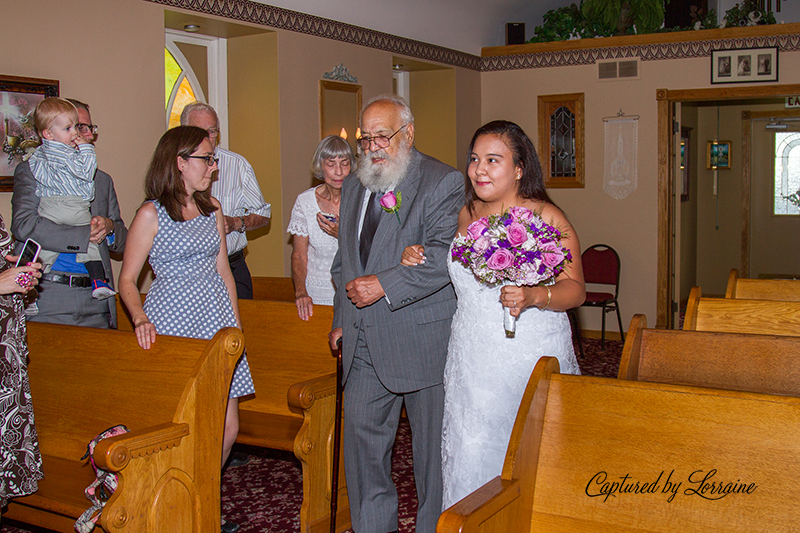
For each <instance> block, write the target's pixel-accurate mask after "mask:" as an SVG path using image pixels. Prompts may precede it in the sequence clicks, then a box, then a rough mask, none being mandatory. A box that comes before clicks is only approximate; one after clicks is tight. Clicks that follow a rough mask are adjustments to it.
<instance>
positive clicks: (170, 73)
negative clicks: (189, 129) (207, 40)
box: [164, 48, 197, 128]
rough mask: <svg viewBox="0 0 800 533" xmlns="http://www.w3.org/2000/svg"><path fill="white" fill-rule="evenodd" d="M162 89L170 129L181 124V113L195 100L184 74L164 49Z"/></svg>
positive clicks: (192, 90) (193, 92)
mask: <svg viewBox="0 0 800 533" xmlns="http://www.w3.org/2000/svg"><path fill="white" fill-rule="evenodd" d="M164 89H165V98H166V104H165V109H166V110H167V112H168V117H169V119H168V127H169V128H172V127H174V126H177V125H179V124H180V123H181V111H183V108H184V107H185V106H186V104H190V103H192V102H194V101H195V100H197V98H196V97H195V90H194V89H193V87H192V84H191V82H190V81H189V78H188V77H187V76H186V72H185V71H184V69H183V68H181V66H180V65H179V64H178V62H177V61H176V60H175V57H174V56H173V55H172V54H171V53H170V51H169V50H167V49H166V48H164Z"/></svg>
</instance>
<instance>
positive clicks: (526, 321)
mask: <svg viewBox="0 0 800 533" xmlns="http://www.w3.org/2000/svg"><path fill="white" fill-rule="evenodd" d="M448 270H449V272H450V279H451V280H452V282H453V286H454V287H455V290H456V294H457V296H458V309H457V310H456V313H455V315H454V316H453V329H452V333H451V334H450V346H449V348H448V352H447V365H446V366H445V371H444V389H445V400H444V424H443V429H442V432H443V436H442V459H443V461H442V470H443V476H444V499H443V509H447V508H448V507H450V506H452V505H453V504H455V503H456V502H457V501H459V500H461V499H462V498H464V497H465V496H466V495H467V494H469V493H470V492H473V491H475V490H476V489H478V488H479V487H481V486H482V485H484V484H485V483H487V482H488V481H490V480H491V479H492V478H494V477H496V476H499V475H500V472H501V470H502V468H503V461H504V459H505V454H506V448H507V447H508V440H509V437H510V436H511V429H512V427H513V425H514V420H515V418H516V416H517V409H518V408H519V403H520V401H521V400H522V394H523V392H524V391H525V386H526V385H527V384H528V379H529V378H530V375H531V372H533V367H534V366H535V365H536V362H537V361H538V360H539V358H540V357H542V356H545V355H550V356H554V357H557V358H558V362H559V365H560V367H561V373H562V374H580V370H579V368H578V363H577V360H576V359H575V352H574V351H573V348H572V336H571V333H570V326H569V320H568V319H567V314H566V313H565V312H554V311H549V310H546V311H540V310H539V309H536V308H529V309H526V310H524V311H523V312H522V314H521V315H520V317H519V318H518V320H517V328H516V337H515V338H513V339H507V338H506V337H505V332H504V330H503V307H502V306H501V304H500V285H486V284H484V283H481V282H479V281H478V280H477V278H475V276H474V275H473V274H472V271H471V270H469V269H467V268H466V267H464V266H463V265H461V264H460V263H458V262H455V261H450V262H449V263H448Z"/></svg>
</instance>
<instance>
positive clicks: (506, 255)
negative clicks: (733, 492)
mask: <svg viewBox="0 0 800 533" xmlns="http://www.w3.org/2000/svg"><path fill="white" fill-rule="evenodd" d="M513 264H514V254H512V253H511V252H509V251H508V250H506V249H505V248H500V249H498V250H497V251H495V253H493V254H492V256H491V257H490V258H489V259H488V260H487V261H486V266H487V267H489V268H491V269H492V270H504V269H506V268H508V267H510V266H511V265H513Z"/></svg>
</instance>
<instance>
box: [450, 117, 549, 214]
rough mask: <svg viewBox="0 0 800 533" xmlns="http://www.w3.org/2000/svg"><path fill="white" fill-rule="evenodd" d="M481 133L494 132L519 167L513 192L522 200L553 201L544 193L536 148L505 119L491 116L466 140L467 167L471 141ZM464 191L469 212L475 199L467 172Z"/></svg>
mask: <svg viewBox="0 0 800 533" xmlns="http://www.w3.org/2000/svg"><path fill="white" fill-rule="evenodd" d="M481 135H497V136H498V137H500V138H501V139H502V141H503V142H504V143H505V145H506V146H507V147H508V149H509V150H510V151H511V155H512V157H513V158H514V166H516V167H519V168H520V169H521V170H522V175H521V176H520V180H519V184H518V185H517V194H518V195H519V196H520V198H525V199H526V200H541V201H544V202H548V203H550V204H553V205H555V204H554V203H553V200H551V199H550V195H548V194H547V189H546V188H545V186H544V174H543V172H542V165H541V164H540V163H539V156H538V155H537V154H536V149H535V148H534V147H533V143H532V142H531V140H530V138H529V137H528V136H527V135H526V134H525V131H524V130H523V129H522V128H520V127H519V126H517V125H516V124H514V123H513V122H509V121H508V120H493V121H492V122H489V123H487V124H484V125H483V126H481V127H480V128H478V130H477V131H476V132H475V135H473V136H472V141H471V142H470V143H469V149H468V150H467V169H469V165H470V156H471V155H472V150H473V148H475V141H477V140H478V137H480V136H481ZM464 192H465V194H466V200H467V206H468V209H469V210H470V212H472V210H473V208H474V203H475V200H476V199H477V198H478V196H477V194H476V193H475V188H474V187H473V186H472V181H470V179H469V172H468V175H467V180H466V187H465V191H464Z"/></svg>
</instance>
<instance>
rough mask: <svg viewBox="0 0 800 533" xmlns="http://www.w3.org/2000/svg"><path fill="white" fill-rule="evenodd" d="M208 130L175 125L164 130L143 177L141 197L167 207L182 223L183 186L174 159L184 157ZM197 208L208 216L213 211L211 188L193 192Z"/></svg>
mask: <svg viewBox="0 0 800 533" xmlns="http://www.w3.org/2000/svg"><path fill="white" fill-rule="evenodd" d="M206 139H208V132H207V131H206V130H204V129H203V128H198V127H196V126H177V127H175V128H172V129H170V130H167V132H166V133H164V135H162V136H161V139H159V141H158V146H156V151H155V152H153V159H152V160H151V161H150V166H149V167H148V168H147V174H146V175H145V180H144V190H145V197H146V199H147V200H157V201H158V202H159V203H160V204H161V205H163V206H164V208H165V209H166V210H167V213H168V214H169V216H170V218H171V219H172V220H175V221H177V222H182V221H183V220H184V218H183V207H184V206H185V205H186V195H187V193H186V187H185V186H184V185H183V178H182V177H181V171H180V169H179V168H178V158H179V157H181V158H183V159H188V158H189V156H190V155H192V154H193V153H194V152H195V151H197V148H198V147H199V146H200V144H202V142H203V141H204V140H206ZM193 196H194V200H195V203H196V204H197V209H198V210H199V211H200V213H201V214H203V215H205V216H208V215H209V214H211V213H213V212H214V211H216V210H217V208H216V207H215V206H214V203H213V202H212V201H211V187H209V188H208V189H206V190H205V191H195V193H194V194H193Z"/></svg>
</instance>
